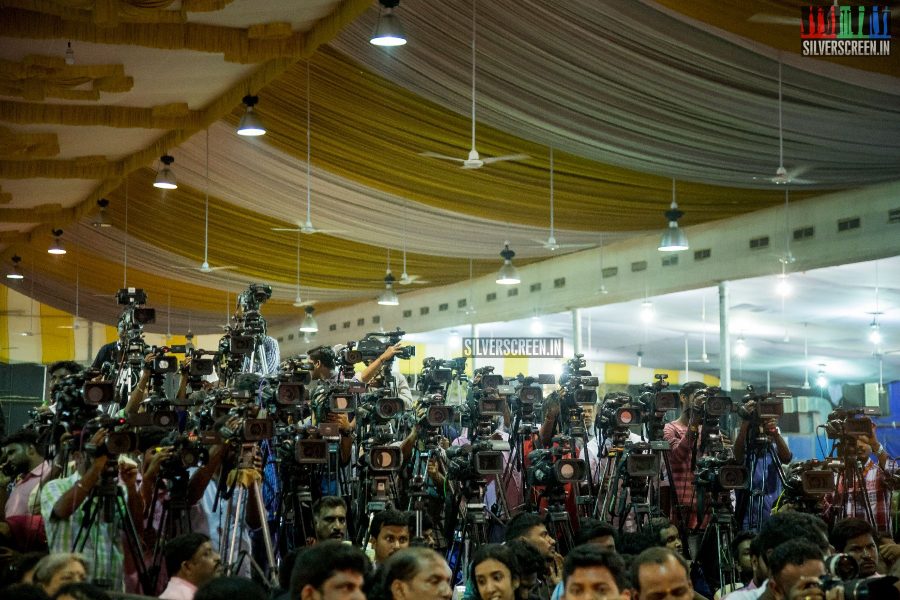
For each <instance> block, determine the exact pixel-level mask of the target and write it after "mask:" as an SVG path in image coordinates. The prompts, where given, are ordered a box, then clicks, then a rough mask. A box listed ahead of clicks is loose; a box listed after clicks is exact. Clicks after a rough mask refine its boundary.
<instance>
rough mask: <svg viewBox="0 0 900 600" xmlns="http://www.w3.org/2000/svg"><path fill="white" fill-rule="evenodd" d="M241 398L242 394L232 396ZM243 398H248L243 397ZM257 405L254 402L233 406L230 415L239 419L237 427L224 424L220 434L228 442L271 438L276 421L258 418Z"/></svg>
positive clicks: (257, 440)
mask: <svg viewBox="0 0 900 600" xmlns="http://www.w3.org/2000/svg"><path fill="white" fill-rule="evenodd" d="M235 397H238V398H240V394H237V395H236V394H235V393H232V398H235ZM243 399H246V397H245V398H243ZM256 409H257V407H256V406H254V405H252V404H238V405H235V406H232V407H231V408H230V409H229V411H228V416H231V417H237V418H238V419H239V421H238V424H237V427H235V428H231V427H229V426H228V425H223V426H222V427H220V428H219V431H218V433H219V436H221V438H222V440H224V441H226V442H238V443H241V444H244V443H247V442H259V441H262V440H268V439H270V438H271V437H272V436H273V435H274V432H275V422H274V421H273V420H272V419H271V418H269V417H262V418H257V416H256V415H257V414H258V413H257V412H255V411H256Z"/></svg>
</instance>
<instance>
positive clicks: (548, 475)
mask: <svg viewBox="0 0 900 600" xmlns="http://www.w3.org/2000/svg"><path fill="white" fill-rule="evenodd" d="M528 460H529V462H530V463H531V464H530V465H529V466H528V469H526V471H525V476H526V480H527V482H528V485H530V486H536V485H539V486H546V487H548V488H557V487H560V486H563V485H565V484H567V483H575V482H579V481H584V479H585V477H586V476H587V465H586V464H585V462H584V460H583V459H580V458H562V456H560V455H559V453H558V452H557V449H555V448H552V449H545V448H542V449H538V450H532V451H531V452H529V453H528Z"/></svg>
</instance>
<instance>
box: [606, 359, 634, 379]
mask: <svg viewBox="0 0 900 600" xmlns="http://www.w3.org/2000/svg"><path fill="white" fill-rule="evenodd" d="M603 370H604V373H605V374H606V377H604V381H605V382H606V383H628V375H629V371H631V367H630V366H629V365H625V364H622V363H606V366H605V368H604V369H603Z"/></svg>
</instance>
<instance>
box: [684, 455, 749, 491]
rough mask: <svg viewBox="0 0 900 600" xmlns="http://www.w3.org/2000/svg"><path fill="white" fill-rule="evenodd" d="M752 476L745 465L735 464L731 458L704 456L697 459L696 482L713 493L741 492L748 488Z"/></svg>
mask: <svg viewBox="0 0 900 600" xmlns="http://www.w3.org/2000/svg"><path fill="white" fill-rule="evenodd" d="M749 479H750V476H749V474H748V472H747V468H746V467H745V466H743V465H736V464H733V463H732V462H731V460H730V458H724V457H720V456H703V457H701V458H698V459H697V470H696V472H695V474H694V481H695V483H696V484H697V485H698V486H706V487H707V489H709V490H710V491H711V492H713V493H715V492H721V491H724V490H741V489H745V488H746V487H747V483H748V482H749Z"/></svg>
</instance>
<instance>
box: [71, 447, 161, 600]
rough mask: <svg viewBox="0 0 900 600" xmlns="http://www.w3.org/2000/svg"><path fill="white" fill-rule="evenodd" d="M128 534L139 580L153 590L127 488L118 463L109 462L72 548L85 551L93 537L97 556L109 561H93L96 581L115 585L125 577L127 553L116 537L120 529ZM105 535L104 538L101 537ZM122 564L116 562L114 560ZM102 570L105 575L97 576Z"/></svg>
mask: <svg viewBox="0 0 900 600" xmlns="http://www.w3.org/2000/svg"><path fill="white" fill-rule="evenodd" d="M120 532H121V533H124V534H125V541H126V543H127V544H128V551H129V552H130V553H131V556H132V558H133V559H134V563H135V567H136V568H137V572H138V581H139V582H140V584H141V587H142V588H143V590H144V592H145V593H147V594H151V595H152V594H153V593H154V592H155V584H156V581H154V580H151V579H150V576H149V573H148V572H147V567H146V565H145V564H144V555H143V549H142V546H141V542H140V538H139V537H138V532H137V528H136V527H135V525H134V520H133V519H132V517H131V513H130V512H129V511H128V504H127V499H126V496H125V490H124V489H123V488H122V487H120V486H119V480H118V473H117V466H116V463H115V462H107V464H106V467H105V468H104V469H103V473H102V474H101V476H100V482H99V483H98V484H97V485H96V486H94V487H93V488H92V489H91V493H90V495H89V496H88V497H87V499H86V500H85V501H84V509H83V518H82V521H81V524H80V526H79V528H78V532H77V533H76V534H75V539H74V540H73V541H72V552H79V553H84V549H85V546H86V545H87V543H88V541H91V543H92V546H94V548H93V550H94V553H95V557H96V556H99V555H102V556H105V557H106V564H105V565H99V564H94V573H95V577H94V583H95V584H96V585H98V586H100V587H104V588H107V589H112V587H113V585H114V584H115V582H116V580H117V579H121V578H122V574H123V573H122V572H117V571H118V570H119V569H122V570H123V569H124V555H123V554H122V553H121V552H116V550H118V549H117V548H116V547H115V541H114V540H115V538H116V536H117V535H118V534H119V533H120ZM102 538H105V539H102ZM101 544H105V545H106V552H105V553H102V554H101V553H100V552H99V546H100V545H101ZM117 560H118V561H120V563H121V564H119V565H116V564H114V562H115V561H117ZM98 573H102V575H105V577H96V574H98Z"/></svg>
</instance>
